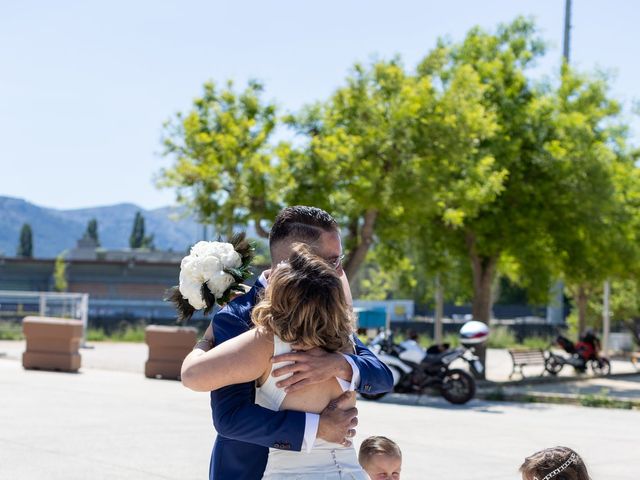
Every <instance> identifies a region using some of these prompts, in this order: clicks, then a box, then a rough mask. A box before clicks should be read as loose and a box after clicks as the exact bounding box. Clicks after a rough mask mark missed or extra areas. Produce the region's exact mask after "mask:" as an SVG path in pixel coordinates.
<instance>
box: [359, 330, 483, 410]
mask: <svg viewBox="0 0 640 480" xmlns="http://www.w3.org/2000/svg"><path fill="white" fill-rule="evenodd" d="M369 346H370V348H371V351H372V352H373V353H374V354H375V355H376V356H377V357H378V358H379V359H380V360H382V361H383V362H384V363H385V364H386V365H387V366H388V367H389V369H390V370H391V373H392V375H393V385H394V389H393V391H394V392H397V393H422V392H423V391H424V390H425V389H426V388H436V389H438V390H439V391H440V394H441V395H442V396H443V397H444V398H445V399H446V400H447V401H449V402H450V403H453V404H458V405H459V404H464V403H467V402H468V401H469V400H471V399H472V398H473V397H474V395H475V392H476V383H475V380H474V379H473V377H472V376H471V375H469V373H467V372H466V371H464V370H462V369H459V368H449V366H450V364H451V363H452V362H453V361H454V360H457V359H458V358H462V359H464V360H465V361H467V362H468V363H469V364H470V368H473V369H474V370H475V371H482V368H483V367H482V364H481V363H480V361H479V359H478V357H476V356H475V354H473V352H472V351H471V349H468V348H464V347H458V348H453V349H452V348H449V345H440V346H433V347H430V348H429V349H428V350H427V351H425V350H424V349H423V348H422V347H420V345H418V343H417V342H416V341H415V340H411V339H410V340H406V341H404V342H402V343H400V344H396V343H395V342H394V341H393V334H392V333H389V332H381V333H380V334H378V336H377V337H376V338H375V339H374V340H373V341H372V342H371V343H370V345H369ZM361 395H362V396H363V397H364V398H366V399H368V400H377V399H379V398H382V397H383V396H384V395H385V394H384V393H378V394H373V395H372V394H366V393H362V394H361Z"/></svg>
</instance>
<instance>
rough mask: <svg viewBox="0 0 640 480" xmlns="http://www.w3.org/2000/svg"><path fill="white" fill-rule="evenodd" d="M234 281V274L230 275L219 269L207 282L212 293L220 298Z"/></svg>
mask: <svg viewBox="0 0 640 480" xmlns="http://www.w3.org/2000/svg"><path fill="white" fill-rule="evenodd" d="M232 283H233V276H232V275H229V274H228V273H225V272H223V271H218V272H216V274H215V275H213V276H212V277H211V278H210V279H209V281H208V282H207V286H208V287H209V290H211V293H213V294H214V295H215V296H216V298H220V297H221V296H222V294H223V293H224V292H225V290H226V289H227V288H229V287H230V286H231V284H232Z"/></svg>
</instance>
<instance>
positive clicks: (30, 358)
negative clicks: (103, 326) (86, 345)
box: [22, 317, 83, 372]
mask: <svg viewBox="0 0 640 480" xmlns="http://www.w3.org/2000/svg"><path fill="white" fill-rule="evenodd" d="M82 330H83V325H82V322H81V321H80V320H68V319H65V318H52V317H25V319H24V320H23V321H22V331H23V332H24V335H25V337H26V339H27V350H26V351H25V352H24V354H23V355H22V366H23V367H24V368H26V369H35V368H39V369H42V370H61V371H65V372H77V371H78V370H79V369H80V363H81V360H80V354H79V352H78V350H79V348H80V342H81V340H82Z"/></svg>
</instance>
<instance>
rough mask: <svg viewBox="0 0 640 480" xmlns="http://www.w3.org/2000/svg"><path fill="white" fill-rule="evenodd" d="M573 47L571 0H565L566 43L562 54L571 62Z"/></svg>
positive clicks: (565, 59)
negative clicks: (570, 53) (570, 52)
mask: <svg viewBox="0 0 640 480" xmlns="http://www.w3.org/2000/svg"><path fill="white" fill-rule="evenodd" d="M570 49H571V0H564V44H563V46H562V56H563V57H564V61H565V62H566V63H569V51H570Z"/></svg>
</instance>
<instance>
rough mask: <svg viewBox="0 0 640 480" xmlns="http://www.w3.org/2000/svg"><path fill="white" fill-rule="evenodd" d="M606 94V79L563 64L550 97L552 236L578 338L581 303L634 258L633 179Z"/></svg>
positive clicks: (636, 185)
mask: <svg viewBox="0 0 640 480" xmlns="http://www.w3.org/2000/svg"><path fill="white" fill-rule="evenodd" d="M607 88H608V87H607V83H606V79H604V78H595V79H594V78H589V77H587V76H585V75H579V74H577V73H575V72H572V71H571V70H570V69H569V68H568V67H566V66H565V68H564V69H563V74H562V83H561V86H560V88H559V90H558V93H557V99H558V100H557V102H556V106H557V112H556V114H555V126H556V140H555V141H554V142H552V143H550V144H549V150H550V152H551V153H552V154H553V157H554V159H555V160H556V162H557V163H558V164H561V165H563V166H564V169H565V171H566V174H565V175H564V178H563V179H562V181H563V185H562V187H563V188H562V190H561V193H559V195H558V196H559V198H560V199H562V200H563V202H564V203H565V205H564V208H563V211H562V212H560V214H559V215H558V225H557V228H556V229H554V230H552V231H553V232H554V236H555V241H556V243H557V246H558V250H559V251H560V252H561V254H560V255H559V256H558V258H559V259H560V263H561V270H562V272H563V275H564V279H565V283H566V286H567V290H568V292H569V294H570V296H571V298H572V299H573V301H574V303H575V305H576V307H577V314H578V323H577V330H578V333H579V334H580V333H582V332H583V331H584V330H585V328H586V326H587V317H588V303H589V297H590V296H591V295H593V294H594V293H597V292H600V291H601V289H602V284H603V282H604V281H605V280H606V279H608V278H615V277H617V278H625V277H627V278H628V277H629V274H630V273H632V272H634V271H635V272H638V266H637V265H638V261H639V259H640V251H639V248H638V242H637V239H638V238H637V237H638V233H640V230H639V229H638V226H639V224H638V212H640V210H639V209H638V207H640V204H638V198H639V197H640V182H639V179H640V176H639V175H638V169H637V167H636V166H635V165H634V162H635V160H634V158H633V156H632V155H631V154H630V152H629V151H628V148H627V147H626V144H625V140H624V137H625V131H624V128H621V127H619V126H617V125H616V124H615V121H616V117H617V116H618V114H619V112H620V107H619V105H618V104H617V102H615V101H613V100H611V99H610V98H608V96H607ZM567 194H569V195H570V197H569V195H567ZM560 223H562V225H561V224H560ZM563 225H570V226H571V227H572V228H570V229H568V228H562V226H563Z"/></svg>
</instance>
